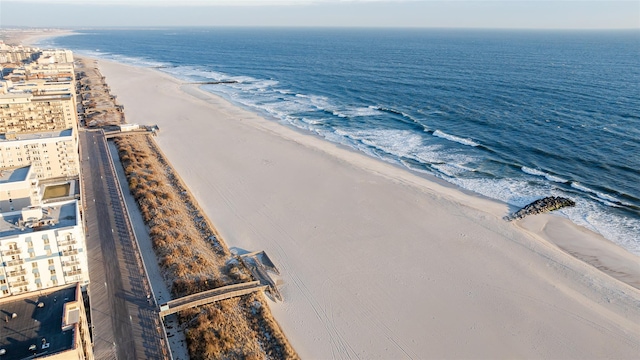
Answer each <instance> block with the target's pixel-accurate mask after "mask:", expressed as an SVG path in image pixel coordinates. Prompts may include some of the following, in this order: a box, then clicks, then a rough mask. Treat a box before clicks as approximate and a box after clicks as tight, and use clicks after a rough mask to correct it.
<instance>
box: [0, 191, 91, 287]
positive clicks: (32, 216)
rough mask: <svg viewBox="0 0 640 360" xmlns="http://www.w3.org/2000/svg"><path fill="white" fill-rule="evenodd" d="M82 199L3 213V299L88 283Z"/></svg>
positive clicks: (0, 269)
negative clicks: (56, 287) (61, 286)
mask: <svg viewBox="0 0 640 360" xmlns="http://www.w3.org/2000/svg"><path fill="white" fill-rule="evenodd" d="M88 269H89V267H88V264H87V250H86V245H85V234H84V230H83V226H82V221H81V220H80V209H79V206H78V201H77V200H71V201H64V202H58V203H50V204H47V205H43V206H41V207H40V206H34V207H29V208H25V209H22V210H21V211H14V212H5V213H3V214H0V298H1V297H7V296H12V295H17V294H22V293H27V292H31V291H37V290H41V289H46V288H50V287H54V286H60V285H66V284H73V283H80V285H81V286H86V285H87V284H88V283H89V272H88Z"/></svg>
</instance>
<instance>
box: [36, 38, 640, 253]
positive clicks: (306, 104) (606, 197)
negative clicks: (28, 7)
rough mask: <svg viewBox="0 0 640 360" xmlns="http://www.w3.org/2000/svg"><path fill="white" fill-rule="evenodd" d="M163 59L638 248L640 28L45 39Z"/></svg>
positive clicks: (312, 123)
mask: <svg viewBox="0 0 640 360" xmlns="http://www.w3.org/2000/svg"><path fill="white" fill-rule="evenodd" d="M43 45H50V46H55V47H63V48H68V49H72V50H74V51H76V52H79V53H82V54H86V55H91V56H95V57H99V58H104V59H110V60H116V61H119V62H122V63H126V64H130V65H136V66H143V67H155V68H158V69H159V70H160V71H163V72H166V73H168V74H171V75H173V76H175V77H177V78H180V79H183V80H185V81H189V82H212V81H226V82H230V83H225V84H210V85H204V86H203V89H205V90H206V91H210V92H212V93H215V94H218V95H221V96H223V97H224V98H226V99H228V100H230V101H231V102H233V103H235V104H237V105H240V106H242V107H245V108H248V109H251V110H253V111H255V112H258V113H260V114H262V115H264V116H265V117H267V118H268V119H272V120H274V121H279V122H281V123H283V124H286V125H288V126H294V127H297V128H301V129H304V130H307V131H311V132H313V133H315V134H317V135H318V136H320V137H323V138H325V139H327V140H329V141H332V142H336V143H339V144H343V145H347V146H349V147H351V148H353V149H356V150H358V151H361V152H363V153H365V154H368V155H370V156H373V157H376V158H380V159H383V160H385V161H388V162H392V163H395V164H398V165H400V166H403V167H406V168H407V169H409V170H412V171H415V172H418V173H426V174H432V175H435V176H437V177H439V178H441V179H443V180H446V181H448V182H450V183H452V184H455V185H458V186H460V187H462V188H465V189H468V190H472V191H474V192H477V193H479V194H482V195H485V196H487V197H490V198H493V199H497V200H501V201H504V202H506V203H508V204H511V205H513V206H523V205H526V204H527V203H529V202H531V201H533V200H535V199H537V198H540V197H544V196H550V195H556V196H564V197H569V198H571V199H573V200H575V201H576V203H577V205H576V207H574V208H567V209H563V210H561V211H560V214H561V215H562V216H566V217H568V218H569V219H570V220H571V221H573V222H574V223H576V224H578V225H581V226H584V227H586V228H588V229H590V230H593V231H596V232H598V233H600V234H602V235H603V236H604V237H606V238H607V239H609V240H611V241H613V242H615V243H617V244H619V245H621V246H623V247H624V248H626V249H627V250H629V251H631V252H633V253H635V254H640V32H639V31H563V32H560V31H514V30H501V31H497V30H493V31H491V30H482V31H478V30H475V31H472V30H436V29H424V30H417V29H414V30H408V29H404V30H402V29H384V30H383V29H250V28H246V29H237V28H181V29H176V28H172V29H138V30H87V31H78V34H77V35H74V36H65V37H59V38H55V39H50V40H47V43H45V44H41V46H43Z"/></svg>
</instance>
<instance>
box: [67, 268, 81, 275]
mask: <svg viewBox="0 0 640 360" xmlns="http://www.w3.org/2000/svg"><path fill="white" fill-rule="evenodd" d="M80 274H82V269H77V270H73V271H66V272H65V273H64V276H74V275H80Z"/></svg>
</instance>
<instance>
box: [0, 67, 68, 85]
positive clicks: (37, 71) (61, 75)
mask: <svg viewBox="0 0 640 360" xmlns="http://www.w3.org/2000/svg"><path fill="white" fill-rule="evenodd" d="M4 78H5V80H12V81H20V80H33V79H71V80H75V73H74V70H73V63H46V64H37V63H35V64H34V63H32V64H26V65H23V66H21V67H19V68H15V69H13V71H12V72H11V74H9V75H6V76H5V77H4Z"/></svg>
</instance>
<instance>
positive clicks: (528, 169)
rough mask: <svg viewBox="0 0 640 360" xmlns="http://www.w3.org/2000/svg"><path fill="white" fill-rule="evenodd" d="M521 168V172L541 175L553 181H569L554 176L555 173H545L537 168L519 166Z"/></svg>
mask: <svg viewBox="0 0 640 360" xmlns="http://www.w3.org/2000/svg"><path fill="white" fill-rule="evenodd" d="M520 169H521V170H522V172H524V173H527V174H529V175H534V176H541V177H544V178H545V179H547V180H549V181H553V182H557V183H567V182H569V180H566V179H563V178H561V177H559V176H555V175H551V174H549V173H546V172H544V171H541V170H538V169H532V168H529V167H526V166H523V167H521V168H520Z"/></svg>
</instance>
